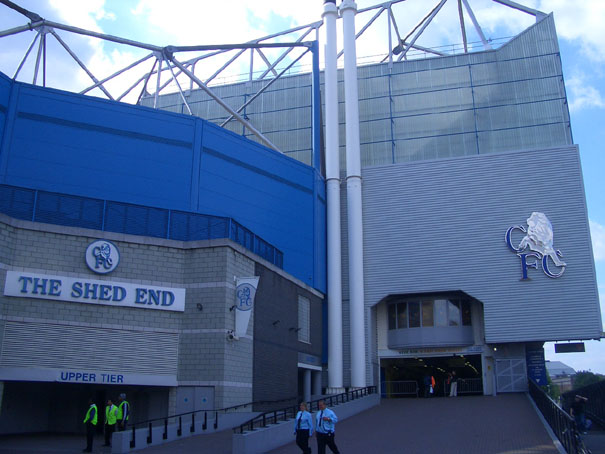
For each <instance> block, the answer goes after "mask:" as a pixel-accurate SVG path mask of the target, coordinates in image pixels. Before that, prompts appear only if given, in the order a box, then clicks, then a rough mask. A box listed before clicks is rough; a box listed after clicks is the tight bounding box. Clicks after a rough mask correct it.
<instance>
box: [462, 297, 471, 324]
mask: <svg viewBox="0 0 605 454" xmlns="http://www.w3.org/2000/svg"><path fill="white" fill-rule="evenodd" d="M462 325H463V326H471V325H472V322H471V302H470V301H469V300H462Z"/></svg>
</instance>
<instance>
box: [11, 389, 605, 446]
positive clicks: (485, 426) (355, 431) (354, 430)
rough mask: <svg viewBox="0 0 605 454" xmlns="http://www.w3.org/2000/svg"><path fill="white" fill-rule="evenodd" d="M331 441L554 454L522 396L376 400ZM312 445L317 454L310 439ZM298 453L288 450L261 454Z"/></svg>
mask: <svg viewBox="0 0 605 454" xmlns="http://www.w3.org/2000/svg"><path fill="white" fill-rule="evenodd" d="M337 411H338V410H337ZM231 433H232V432H231V430H226V431H223V432H219V433H216V434H211V435H201V436H197V437H191V438H185V439H183V440H179V441H175V442H172V443H169V444H165V445H161V446H155V447H150V448H146V449H143V450H140V451H136V452H137V453H142V454H193V453H195V454H231ZM292 441H294V436H293V437H292ZM336 442H337V444H338V446H339V448H340V451H341V453H342V454H357V453H359V454H558V451H557V449H556V448H555V446H554V444H553V442H552V440H551V439H550V437H549V436H548V433H547V431H546V429H545V428H544V426H543V425H542V422H541V421H540V419H539V418H538V416H537V414H536V411H535V410H534V408H533V407H532V405H531V404H530V402H529V399H528V397H527V396H526V395H524V394H503V395H498V396H496V397H491V396H490V397H487V396H474V397H470V396H465V397H458V398H455V399H454V398H451V399H450V398H434V399H391V400H383V401H382V403H381V405H379V406H377V407H374V408H372V409H370V410H367V411H365V412H363V413H360V414H359V415H356V416H354V417H352V418H348V419H346V420H344V421H341V422H339V423H338V424H337V435H336ZM586 442H587V445H588V446H589V447H590V449H591V450H593V453H594V454H605V433H604V432H602V431H594V432H591V433H590V434H589V435H588V436H586ZM101 444H102V440H101V439H97V440H95V451H94V452H96V453H100V454H105V453H107V454H109V452H110V451H109V450H108V448H102V447H101V446H100V445H101ZM311 446H312V448H313V452H314V453H317V448H316V441H315V437H314V438H312V440H311ZM83 447H84V436H78V437H74V436H52V437H50V436H46V437H44V436H31V435H30V436H14V437H1V438H0V454H39V453H44V454H64V453H65V454H67V453H78V452H81V450H82V448H83ZM299 452H300V450H299V449H298V448H297V447H296V445H295V444H294V443H291V444H289V445H286V446H284V447H281V448H279V449H275V450H273V451H271V452H270V453H268V454H297V453H299ZM328 452H330V451H329V449H328Z"/></svg>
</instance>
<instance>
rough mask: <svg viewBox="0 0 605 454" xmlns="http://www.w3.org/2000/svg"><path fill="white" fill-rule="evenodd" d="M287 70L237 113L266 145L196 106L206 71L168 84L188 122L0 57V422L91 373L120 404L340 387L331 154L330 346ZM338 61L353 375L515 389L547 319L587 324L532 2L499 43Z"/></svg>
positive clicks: (257, 397) (67, 397)
mask: <svg viewBox="0 0 605 454" xmlns="http://www.w3.org/2000/svg"><path fill="white" fill-rule="evenodd" d="M338 77H339V83H338V91H339V92H340V93H341V96H340V98H341V99H343V98H342V93H343V92H344V88H343V79H344V75H343V74H342V73H341V72H339V75H338ZM310 79H311V78H310V76H309V75H308V74H301V75H296V76H289V77H282V78H281V79H280V80H278V81H276V83H275V84H273V85H272V87H271V89H270V90H267V91H265V92H264V93H263V94H262V95H261V96H260V97H259V98H258V99H257V100H256V101H255V102H254V103H251V104H250V106H249V107H248V108H247V110H246V112H245V115H246V116H247V117H248V118H249V121H250V122H251V123H252V124H255V125H257V127H258V128H259V129H260V130H261V131H262V132H263V134H265V135H266V136H267V137H269V138H270V139H271V141H272V142H273V143H275V144H276V145H277V146H278V148H280V150H282V151H283V154H280V153H278V152H275V151H273V150H269V149H267V148H266V147H264V146H262V145H260V144H257V143H255V142H254V141H253V140H254V139H255V138H254V137H252V136H250V135H249V131H247V130H246V129H245V128H244V129H243V130H242V128H241V126H232V125H231V124H229V125H228V126H227V128H230V129H232V131H228V130H227V129H225V128H220V127H218V126H216V125H215V124H213V123H219V122H222V121H223V120H224V119H225V116H224V114H222V113H220V114H219V111H218V110H214V109H215V107H213V103H212V100H211V99H210V98H209V97H208V95H207V93H205V92H203V91H195V90H193V91H189V92H187V93H186V97H187V101H188V103H189V105H190V106H192V108H193V111H194V114H196V115H199V116H201V117H202V118H203V119H200V118H197V117H195V116H188V115H184V114H183V113H184V111H185V106H184V104H183V103H182V101H181V98H180V97H179V96H178V95H166V96H162V97H160V98H159V107H160V108H162V109H164V110H170V111H172V112H162V111H157V110H152V109H150V108H148V107H145V106H130V105H125V104H121V103H117V102H111V101H103V100H98V99H94V98H89V97H84V96H81V95H75V94H70V93H65V92H60V91H57V90H52V89H47V88H40V87H35V86H31V85H27V84H23V83H19V82H15V81H12V80H11V79H9V78H8V77H5V76H2V77H0V116H1V118H0V128H1V129H0V138H1V144H2V145H1V146H2V148H1V149H0V184H1V186H0V194H2V197H1V199H0V207H1V210H0V211H1V213H2V214H1V215H0V221H1V222H0V227H1V232H2V234H1V237H0V241H1V242H2V243H1V244H2V247H1V248H0V254H1V256H0V257H1V260H0V266H1V272H0V279H1V284H2V286H3V289H4V290H3V294H2V296H0V298H1V304H0V311H1V312H0V329H1V332H2V337H1V338H0V339H1V342H2V343H1V344H0V380H1V381H2V396H3V399H2V406H1V413H0V433H14V432H17V431H47V430H53V431H73V430H77V428H78V425H79V424H80V419H79V413H78V412H79V411H80V410H81V408H80V406H78V405H76V404H74V405H73V408H71V410H69V412H70V413H69V414H68V416H67V417H66V416H65V413H64V412H65V408H66V407H65V405H64V404H63V403H64V402H66V401H67V402H74V403H80V404H81V402H83V401H85V400H86V397H87V396H88V395H90V394H94V395H95V396H96V398H97V399H98V400H99V402H101V401H102V400H104V399H105V398H107V397H111V396H117V394H118V393H119V392H126V393H127V394H128V395H131V396H132V401H133V406H134V408H135V409H136V410H135V411H137V414H136V416H137V420H143V419H146V418H152V417H158V416H164V415H165V414H166V413H174V412H179V411H188V410H193V409H202V408H225V407H228V406H230V405H237V404H242V403H246V402H252V401H256V402H259V401H278V400H282V401H285V400H288V399H292V400H293V399H297V398H300V397H303V398H306V399H308V398H310V397H311V396H312V395H317V394H321V392H322V390H328V391H329V390H331V389H339V388H342V387H356V386H358V383H357V382H355V381H354V380H352V379H351V368H352V363H353V362H354V360H355V359H356V358H358V356H356V355H357V352H355V353H351V351H352V350H351V344H352V343H353V342H358V341H359V340H360V339H359V337H355V335H353V339H351V337H352V335H351V323H350V321H351V317H352V314H351V311H350V310H349V303H350V300H351V298H352V297H353V295H352V294H351V291H350V289H351V285H350V279H349V274H348V272H347V271H346V270H348V268H349V257H350V256H351V254H350V252H349V242H348V236H349V228H348V223H347V217H348V210H347V209H346V207H347V192H346V190H345V187H346V183H345V182H346V180H347V178H348V175H347V174H346V173H344V172H343V173H342V175H341V177H340V182H339V185H341V186H342V191H340V194H341V197H342V200H340V207H342V208H341V218H342V223H341V241H342V242H341V244H340V245H339V246H340V248H341V250H342V256H341V257H340V256H339V257H336V259H337V260H339V261H340V259H341V258H342V262H341V264H342V270H343V272H342V275H341V276H340V278H341V280H342V287H341V290H342V302H341V303H340V302H339V304H340V309H341V311H342V317H341V320H340V322H341V323H342V325H341V326H342V332H341V333H340V334H341V335H340V339H339V341H341V342H342V354H341V357H340V358H338V359H339V361H336V363H334V362H333V360H334V358H330V355H328V351H330V350H329V345H326V343H327V339H328V337H329V336H330V333H331V331H332V329H333V326H332V325H331V323H328V320H329V319H328V317H327V313H328V309H327V308H328V307H329V305H330V304H333V302H331V301H329V299H330V298H329V297H327V295H329V294H330V293H329V292H330V288H329V287H330V280H329V277H328V276H327V267H328V266H327V262H329V261H330V258H329V257H327V256H328V255H329V252H327V248H326V241H327V240H326V237H327V227H326V199H327V198H328V195H327V194H326V192H327V191H326V175H325V172H324V171H323V170H322V169H321V168H319V166H318V165H314V159H313V145H312V134H311V130H312V118H313V113H314V112H313V109H314V106H313V105H312V104H311V103H310V101H309V100H310V98H311V96H310V91H311V90H312V89H313V88H312V83H311V82H310ZM357 83H358V87H359V88H358V92H359V102H358V107H359V128H360V129H359V132H360V134H359V139H360V151H361V180H362V200H363V210H362V211H363V217H362V227H363V250H362V253H363V281H364V287H363V288H364V291H363V295H362V297H363V298H362V299H363V306H362V312H363V333H362V334H361V337H362V341H363V342H362V346H363V365H364V370H365V377H364V381H365V383H366V384H367V385H379V386H380V388H381V391H382V392H383V394H385V395H388V396H398V395H404V394H410V393H411V394H413V393H414V392H418V388H417V387H414V386H412V387H410V384H411V383H412V384H413V383H420V384H421V383H422V379H423V377H424V376H425V375H426V374H427V373H429V372H430V373H431V374H432V375H434V376H436V378H437V379H438V383H439V387H438V390H439V391H440V392H441V393H443V392H445V391H446V386H447V385H446V384H445V374H446V372H447V371H450V370H456V371H457V372H458V374H459V375H460V376H461V377H462V378H463V379H464V380H465V382H464V383H466V384H467V385H466V386H467V387H466V388H465V389H463V388H464V386H461V390H462V391H467V392H474V393H484V394H495V393H498V392H515V391H524V390H525V389H526V386H527V378H528V377H530V378H535V379H538V380H542V379H543V377H542V372H543V371H544V370H545V368H544V359H543V354H544V353H543V347H542V345H543V343H544V342H545V341H558V340H561V341H563V340H581V339H597V338H600V336H601V327H602V325H601V314H600V309H599V301H598V292H597V285H596V277H595V268H594V260H593V255H592V249H591V242H590V232H589V226H588V217H587V210H586V201H585V195H584V188H583V183H582V171H581V165H580V157H579V149H578V146H577V145H576V144H574V143H573V138H572V134H571V128H570V121H569V113H568V108H567V98H566V94H565V86H564V80H563V74H562V69H561V61H560V55H559V49H558V43H557V37H556V32H555V28H554V20H553V17H552V15H550V16H541V17H540V18H539V20H537V22H536V24H534V25H532V26H531V27H530V28H528V29H527V30H525V31H524V32H523V33H521V34H519V35H518V36H516V37H515V38H513V39H512V40H510V41H509V42H508V43H506V44H505V45H503V46H501V47H499V48H498V49H494V50H487V51H482V52H475V53H471V54H468V53H466V54H460V55H453V56H444V57H431V58H425V59H419V60H409V61H401V62H391V63H382V64H373V65H366V66H359V67H357ZM322 86H323V83H322ZM213 91H215V92H216V93H218V94H219V95H221V96H222V97H223V98H224V99H226V100H228V101H229V102H230V103H232V104H233V105H240V104H242V101H245V100H246V99H247V98H249V97H250V95H251V94H252V93H255V92H256V90H255V87H254V82H247V83H242V84H233V85H229V86H222V87H221V86H219V87H215V88H213ZM324 98H325V96H324ZM142 104H147V105H151V101H150V100H149V101H145V100H143V102H142ZM315 108H318V106H315ZM344 109H345V107H344V102H341V104H340V106H339V108H338V110H339V111H340V115H339V119H340V125H339V126H338V129H339V134H338V135H339V136H340V140H339V143H340V148H341V152H340V159H341V161H342V162H341V168H346V164H347V163H346V158H345V151H344V150H345V148H346V146H347V144H346V140H345V135H346V134H345V129H346V124H345V123H346V122H345V117H344ZM327 127H329V126H327ZM334 132H335V131H333V130H332V133H334ZM347 137H348V136H347ZM250 139H253V140H250ZM95 248H96V249H95ZM87 251H88V252H87ZM95 251H96V252H95ZM116 251H117V252H116ZM87 253H91V254H92V258H89V260H87V259H86V257H87ZM111 254H114V255H111ZM115 254H119V257H118V256H117V255H115ZM108 259H109V260H108ZM331 259H332V260H334V257H332V258H331ZM110 261H111V263H109V262H110ZM114 264H116V265H117V266H116V267H113V265H114ZM99 266H100V267H101V269H99ZM104 267H107V268H106V269H102V268H104ZM109 268H111V270H109V271H107V270H108V269H109ZM99 271H102V272H99ZM252 277H260V279H259V280H258V284H257V286H256V287H254V286H249V287H246V288H248V291H249V292H250V294H251V295H249V296H251V297H252V296H254V295H253V294H254V292H256V295H255V298H254V299H253V303H252V302H251V300H248V299H246V300H245V301H248V303H246V304H253V309H252V310H249V311H245V310H242V309H245V308H242V307H238V305H239V306H241V305H242V304H244V303H243V302H242V301H244V300H243V299H242V298H241V293H240V292H239V290H240V287H239V286H240V285H241V282H243V281H244V280H245V279H246V278H252ZM238 279H239V280H238ZM356 296H359V295H356ZM241 312H247V313H248V314H251V316H250V319H249V320H248V321H247V324H245V325H238V324H240V323H241V320H242V319H241ZM238 317H239V318H238ZM238 326H239V328H238ZM241 326H244V328H243V331H241V330H242V328H241ZM331 361H332V362H331ZM339 363H340V364H342V366H341V370H339V372H340V374H337V375H340V376H341V377H342V381H341V382H334V381H333V380H334V379H333V378H332V377H333V375H331V374H330V372H331V371H330V370H329V369H330V368H332V372H334V370H333V369H334V364H339ZM24 403H27V404H28V405H23V404H24ZM59 403H61V405H59ZM31 408H35V409H36V410H35V412H36V413H35V414H34V415H32V413H31ZM59 408H60V410H61V411H62V412H63V413H62V414H61V417H59V415H58V414H55V413H53V412H55V411H57V409H59ZM24 409H28V413H27V414H25V413H23V412H24ZM49 415H50V416H49ZM26 422H27V423H26Z"/></svg>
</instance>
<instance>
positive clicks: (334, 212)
mask: <svg viewBox="0 0 605 454" xmlns="http://www.w3.org/2000/svg"><path fill="white" fill-rule="evenodd" d="M337 17H338V9H337V8H336V2H335V0H334V2H330V1H325V2H324V13H323V20H324V24H325V30H326V47H325V80H324V87H325V97H326V101H325V106H326V134H325V137H326V199H327V224H328V226H327V228H328V235H327V236H328V389H327V391H326V392H327V393H328V394H337V393H340V392H343V390H344V389H343V381H342V283H341V272H342V263H341V245H340V241H341V240H340V157H339V151H338V81H337V73H336V19H337Z"/></svg>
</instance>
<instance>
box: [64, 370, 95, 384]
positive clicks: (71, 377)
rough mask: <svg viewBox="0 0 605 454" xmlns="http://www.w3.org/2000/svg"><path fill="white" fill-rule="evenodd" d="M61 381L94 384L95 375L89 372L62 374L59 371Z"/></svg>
mask: <svg viewBox="0 0 605 454" xmlns="http://www.w3.org/2000/svg"><path fill="white" fill-rule="evenodd" d="M61 381H74V382H87V383H95V382H96V381H97V374H95V373H91V372H67V371H66V372H63V371H61Z"/></svg>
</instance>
